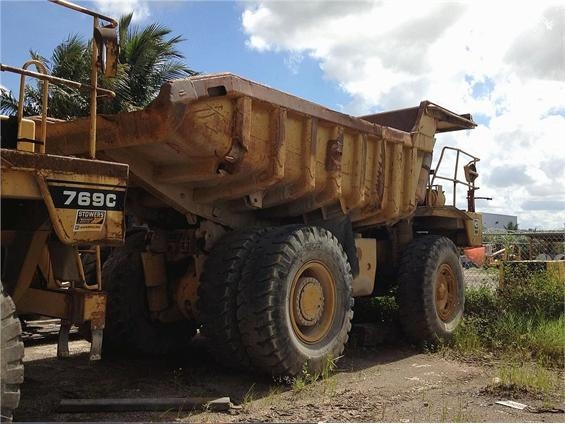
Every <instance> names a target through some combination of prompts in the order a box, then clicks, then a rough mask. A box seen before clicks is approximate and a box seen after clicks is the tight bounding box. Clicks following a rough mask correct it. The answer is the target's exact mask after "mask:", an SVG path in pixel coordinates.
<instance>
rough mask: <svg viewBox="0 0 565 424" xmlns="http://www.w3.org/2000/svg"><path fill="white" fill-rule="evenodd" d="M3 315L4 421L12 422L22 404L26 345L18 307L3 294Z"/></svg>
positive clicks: (2, 376)
mask: <svg viewBox="0 0 565 424" xmlns="http://www.w3.org/2000/svg"><path fill="white" fill-rule="evenodd" d="M0 296H1V304H0V307H1V309H0V310H1V314H2V328H1V331H2V334H1V338H2V352H1V353H2V374H1V379H2V383H1V385H2V394H1V395H2V397H1V403H0V405H1V409H2V421H11V420H12V416H13V413H14V410H15V409H16V408H17V407H18V405H19V403H20V385H21V384H22V383H23V381H24V362H23V358H24V344H23V342H22V326H21V324H20V320H19V319H18V318H17V317H16V306H15V305H14V302H13V301H12V298H11V297H10V296H8V295H7V294H5V293H4V288H3V287H2V293H1V295H0Z"/></svg>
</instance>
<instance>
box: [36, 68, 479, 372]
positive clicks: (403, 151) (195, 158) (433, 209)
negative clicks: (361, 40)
mask: <svg viewBox="0 0 565 424" xmlns="http://www.w3.org/2000/svg"><path fill="white" fill-rule="evenodd" d="M88 125H89V124H88V121H87V120H85V119H76V120H73V121H68V122H53V123H48V124H47V131H48V133H49V136H50V142H49V145H48V151H49V152H51V153H53V154H59V155H73V156H81V155H84V154H85V153H86V152H87V148H88V146H87V143H86V141H85V140H86V134H87V131H88ZM475 126H476V124H475V122H474V121H473V120H472V117H471V116H470V115H468V114H466V115H459V114H456V113H453V112H451V111H449V110H447V109H445V108H443V107H440V106H438V105H437V104H434V103H432V102H429V101H423V102H421V103H420V104H419V105H418V106H416V107H413V108H407V109H403V110H396V111H390V112H385V113H378V114H373V115H368V116H362V117H353V116H349V115H346V114H343V113H339V112H336V111H333V110H330V109H327V108H325V107H322V106H320V105H318V104H314V103H312V102H309V101H306V100H303V99H301V98H298V97H295V96H292V95H290V94H287V93H284V92H280V91H278V90H276V89H273V88H270V87H268V86H265V85H263V84H259V83H256V82H253V81H249V80H247V79H245V78H242V77H239V76H236V75H233V74H229V73H221V74H209V75H196V76H192V77H189V78H186V79H178V80H173V81H169V82H167V83H165V84H164V85H163V86H162V88H161V90H160V93H159V94H158V96H157V98H156V99H155V100H154V101H153V102H152V103H151V104H150V105H149V106H148V107H146V108H145V109H143V110H138V111H133V112H123V113H118V114H115V115H101V116H99V117H98V134H99V141H98V143H97V145H96V147H97V155H98V157H100V158H104V159H105V160H108V161H117V162H120V163H126V164H128V165H129V169H130V177H131V178H130V183H129V186H128V197H127V202H126V211H127V214H128V220H129V222H130V226H129V230H128V234H127V236H126V241H125V245H124V246H123V247H118V248H113V249H106V250H105V251H104V252H103V255H102V256H103V260H104V264H103V269H102V284H103V287H104V289H105V290H106V291H107V293H108V309H107V323H106V328H105V335H104V345H103V349H104V350H107V351H121V352H129V353H139V352H143V353H145V354H160V353H165V352H171V351H175V350H178V349H180V348H181V347H182V345H183V344H184V343H186V341H187V340H189V339H190V338H191V337H192V336H193V335H194V334H195V332H196V331H197V329H200V332H201V334H202V335H204V336H206V337H208V338H209V340H210V344H211V347H212V349H213V351H214V353H215V355H216V357H217V358H218V360H219V361H221V363H222V364H225V365H228V366H235V367H251V369H254V370H260V371H263V372H266V373H268V374H273V375H290V376H292V375H296V374H298V373H299V372H301V371H302V370H304V369H306V370H308V371H309V372H312V373H315V372H318V371H319V370H320V369H322V368H323V367H324V364H327V361H328V360H330V361H333V360H335V359H336V358H338V357H339V356H340V355H341V354H342V352H343V350H344V346H345V344H346V342H347V340H348V333H349V331H350V329H351V320H352V316H353V299H354V298H356V297H370V296H376V295H380V294H383V293H388V292H389V291H390V290H391V289H393V288H395V287H396V293H397V300H398V303H399V307H400V316H401V320H402V325H403V328H404V330H405V333H406V334H407V336H408V337H409V338H410V339H411V340H413V341H414V342H417V343H420V342H422V341H427V340H431V341H434V340H437V339H445V338H448V337H449V336H450V335H452V334H453V332H454V330H455V328H456V327H457V325H458V324H459V322H460V321H461V318H462V314H463V307H464V290H463V274H462V269H461V264H460V259H459V258H460V248H463V247H472V246H480V245H481V235H482V223H481V216H480V214H478V213H476V212H475V208H474V193H475V190H476V189H477V188H478V187H477V186H475V179H476V178H477V176H478V172H477V167H476V164H477V162H478V160H479V159H478V158H476V157H474V156H472V155H469V154H467V153H466V152H463V151H461V150H458V149H451V148H446V149H444V150H443V151H442V153H441V157H442V158H443V156H444V154H445V156H446V157H447V156H448V155H449V154H453V155H455V156H456V159H454V161H455V163H456V164H457V166H458V167H460V168H463V169H462V171H463V173H464V175H465V178H462V177H459V175H461V172H459V173H458V172H455V173H454V174H453V175H452V174H451V171H449V173H447V174H442V173H441V172H439V168H437V167H436V169H434V170H430V167H431V164H432V153H433V149H434V144H435V135H436V133H442V132H448V131H456V130H468V129H472V128H474V127H475ZM81 141H82V143H81ZM465 158H466V159H465ZM440 162H441V160H440ZM447 162H448V161H447V159H445V160H443V163H447ZM452 162H453V161H452ZM459 165H462V166H459ZM442 183H443V184H448V185H451V184H453V186H454V188H457V187H459V186H461V185H462V186H464V187H466V189H467V199H468V206H467V208H466V210H463V209H459V208H457V207H456V205H455V203H456V200H457V199H456V194H455V190H454V193H453V202H451V201H447V199H446V196H445V191H444V189H443V185H442ZM85 335H86V337H88V331H86V332H85Z"/></svg>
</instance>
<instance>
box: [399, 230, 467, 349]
mask: <svg viewBox="0 0 565 424" xmlns="http://www.w3.org/2000/svg"><path fill="white" fill-rule="evenodd" d="M397 302H398V306H399V311H400V321H401V325H402V327H403V329H404V332H405V333H406V335H407V336H408V337H409V338H410V339H411V340H412V341H413V342H416V343H423V342H432V343H434V342H437V341H445V340H448V339H450V338H451V336H452V335H453V333H454V332H455V329H456V328H457V326H458V325H459V323H460V322H461V320H462V318H463V309H464V305H465V289H464V279H463V270H462V269H461V263H460V261H459V254H458V252H457V248H456V247H455V245H454V244H453V242H452V241H451V240H450V239H448V238H447V237H440V236H425V237H422V238H418V239H415V240H414V241H413V242H412V243H411V244H410V245H409V246H408V247H407V249H406V250H405V252H404V254H403V255H402V258H401V262H400V268H399V274H398V294H397Z"/></svg>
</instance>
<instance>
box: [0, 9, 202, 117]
mask: <svg viewBox="0 0 565 424" xmlns="http://www.w3.org/2000/svg"><path fill="white" fill-rule="evenodd" d="M132 16H133V14H128V15H125V16H122V17H121V18H120V20H119V27H118V28H119V37H120V56H119V64H118V75H117V77H116V78H111V79H109V78H104V77H102V76H100V77H99V82H98V83H99V86H100V87H103V88H108V89H111V90H114V91H115V92H116V97H115V98H114V99H112V100H110V101H108V100H106V101H100V102H98V111H99V112H101V113H117V112H120V111H132V110H137V109H142V108H143V107H145V106H147V104H149V103H150V102H151V101H152V100H153V99H154V98H155V96H156V95H157V94H158V92H159V88H160V87H161V85H162V84H163V83H164V82H165V81H167V80H169V79H173V78H183V77H187V76H190V75H195V74H197V72H195V71H193V70H192V69H190V68H188V67H187V66H186V65H185V64H184V63H183V61H182V60H183V59H184V56H183V55H182V54H181V53H180V51H179V50H178V49H177V46H178V44H179V43H180V42H182V41H184V40H183V39H182V38H181V37H180V36H175V37H170V34H171V32H172V31H171V30H170V29H168V28H166V27H164V26H161V25H158V24H150V25H148V26H146V27H143V28H140V27H137V26H133V25H132V24H131V20H132ZM91 51H92V50H91V44H90V42H85V41H84V40H82V39H81V38H80V37H79V36H78V35H72V36H69V37H68V38H67V40H66V41H64V42H62V43H61V44H59V45H58V46H57V47H56V48H55V50H54V51H53V54H52V56H51V58H50V59H46V58H44V57H42V56H40V55H39V54H38V53H37V52H33V51H31V52H30V56H31V58H32V59H37V60H40V61H41V62H43V63H44V64H45V66H46V67H47V69H48V71H49V73H50V74H51V75H54V76H57V77H60V78H65V79H70V80H73V81H77V82H80V83H85V84H89V83H90V63H91V57H92V56H91ZM49 87H50V89H49V104H48V110H49V116H52V117H54V118H60V119H70V118H73V117H76V116H86V115H88V113H89V93H88V92H87V91H79V90H77V89H74V88H69V87H66V86H59V85H54V84H50V85H49ZM17 102H18V101H17V99H15V98H14V96H13V95H12V93H10V92H6V91H3V92H2V93H0V111H1V112H3V113H8V114H15V112H16V110H17ZM40 112H41V83H36V84H28V86H27V87H26V94H25V100H24V115H26V116H29V115H38V114H40Z"/></svg>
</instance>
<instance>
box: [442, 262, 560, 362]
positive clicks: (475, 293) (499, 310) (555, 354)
mask: <svg viewBox="0 0 565 424" xmlns="http://www.w3.org/2000/svg"><path fill="white" fill-rule="evenodd" d="M563 308H564V298H563V282H562V281H560V280H559V279H558V278H557V277H555V276H554V275H551V274H549V273H547V272H542V271H537V272H534V273H529V274H528V275H525V276H524V277H523V278H522V279H521V280H515V281H513V283H512V285H510V284H508V280H507V284H506V285H505V286H504V288H502V289H499V290H498V291H497V292H495V291H493V290H492V289H490V288H488V287H479V288H468V289H467V292H466V303H465V318H464V320H463V323H462V325H461V326H460V327H459V328H458V329H457V331H456V332H455V335H454V338H453V341H452V344H451V346H452V347H453V348H454V349H455V350H456V351H458V352H459V353H461V354H464V355H467V356H468V355H471V356H472V355H477V354H480V355H484V354H485V353H487V352H490V353H492V354H494V355H496V356H499V357H501V356H504V357H508V356H512V357H514V358H516V359H519V360H535V361H537V362H539V363H541V364H543V365H545V366H550V367H551V366H559V367H563V366H564V365H565V363H564V362H565V360H564V356H563V348H564V346H565V333H564V331H563V328H564V325H565V314H564V309H563Z"/></svg>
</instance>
